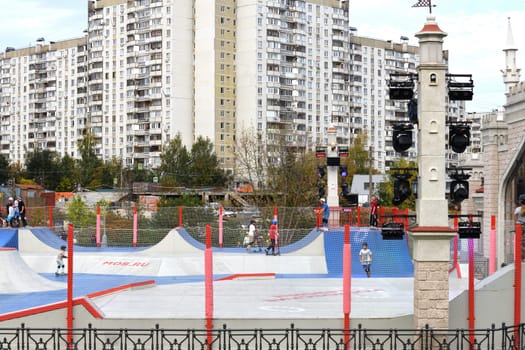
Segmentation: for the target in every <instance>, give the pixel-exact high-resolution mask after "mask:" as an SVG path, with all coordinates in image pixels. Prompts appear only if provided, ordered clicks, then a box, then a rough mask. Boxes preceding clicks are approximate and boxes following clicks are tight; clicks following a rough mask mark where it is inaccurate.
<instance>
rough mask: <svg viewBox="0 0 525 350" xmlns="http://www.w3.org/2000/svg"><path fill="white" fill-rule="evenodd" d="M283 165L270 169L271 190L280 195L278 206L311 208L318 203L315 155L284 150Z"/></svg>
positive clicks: (276, 197) (276, 201)
mask: <svg viewBox="0 0 525 350" xmlns="http://www.w3.org/2000/svg"><path fill="white" fill-rule="evenodd" d="M283 151H284V153H281V155H282V157H281V163H280V164H275V165H272V166H270V167H269V169H268V175H269V184H268V186H269V189H270V191H271V192H273V193H275V194H278V195H277V196H275V202H274V203H271V204H277V205H280V206H286V207H309V206H312V205H316V204H317V202H318V199H319V197H318V193H319V192H318V184H319V182H318V181H319V178H318V176H317V159H316V158H315V155H314V153H312V152H309V153H299V154H297V153H295V152H293V151H292V150H291V149H289V148H284V149H283Z"/></svg>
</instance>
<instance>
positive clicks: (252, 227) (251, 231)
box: [248, 224, 255, 241]
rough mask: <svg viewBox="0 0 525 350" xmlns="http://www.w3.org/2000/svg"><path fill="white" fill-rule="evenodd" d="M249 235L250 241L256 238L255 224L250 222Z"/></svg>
mask: <svg viewBox="0 0 525 350" xmlns="http://www.w3.org/2000/svg"><path fill="white" fill-rule="evenodd" d="M248 236H249V237H250V241H253V238H255V225H254V224H250V226H248Z"/></svg>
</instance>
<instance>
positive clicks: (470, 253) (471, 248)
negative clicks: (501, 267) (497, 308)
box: [468, 238, 476, 348]
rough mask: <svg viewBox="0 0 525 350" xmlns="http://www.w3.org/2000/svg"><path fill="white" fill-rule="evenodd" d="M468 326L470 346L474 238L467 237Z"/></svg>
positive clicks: (473, 315)
mask: <svg viewBox="0 0 525 350" xmlns="http://www.w3.org/2000/svg"><path fill="white" fill-rule="evenodd" d="M468 326H469V329H470V330H471V332H470V333H469V341H470V344H471V346H472V344H474V333H472V330H473V329H475V328H476V303H475V289H474V240H473V239H472V238H469V239H468ZM471 348H473V347H471Z"/></svg>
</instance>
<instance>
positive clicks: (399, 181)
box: [392, 174, 412, 206]
mask: <svg viewBox="0 0 525 350" xmlns="http://www.w3.org/2000/svg"><path fill="white" fill-rule="evenodd" d="M394 177H395V178H396V179H395V181H394V196H393V197H392V204H393V205H395V206H398V205H400V204H401V203H403V202H404V201H405V200H407V199H408V197H410V195H411V194H412V190H411V189H410V183H409V182H408V178H409V177H410V174H395V175H394Z"/></svg>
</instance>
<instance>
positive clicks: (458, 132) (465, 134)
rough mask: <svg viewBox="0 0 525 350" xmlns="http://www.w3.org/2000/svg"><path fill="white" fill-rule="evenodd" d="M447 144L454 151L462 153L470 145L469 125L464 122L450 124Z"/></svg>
mask: <svg viewBox="0 0 525 350" xmlns="http://www.w3.org/2000/svg"><path fill="white" fill-rule="evenodd" d="M448 144H449V145H450V147H451V148H452V150H453V151H454V152H456V153H463V152H465V150H466V149H467V146H469V145H470V127H469V126H468V125H466V124H454V125H450V127H449V131H448Z"/></svg>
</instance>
